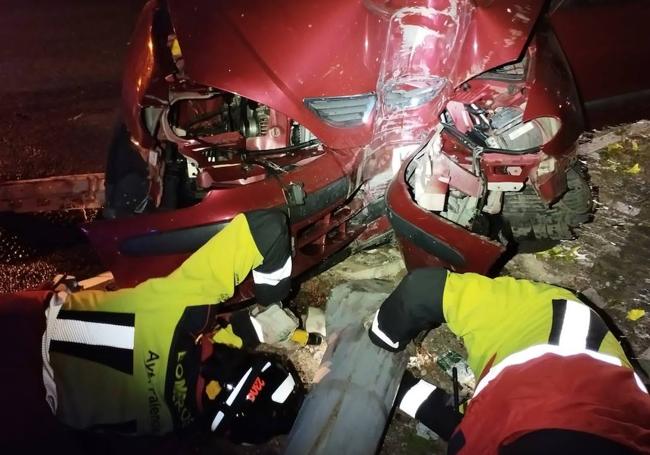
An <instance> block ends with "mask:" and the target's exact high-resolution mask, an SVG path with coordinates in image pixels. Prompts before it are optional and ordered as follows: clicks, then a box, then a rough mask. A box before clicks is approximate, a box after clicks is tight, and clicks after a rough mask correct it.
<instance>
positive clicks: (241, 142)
mask: <svg viewBox="0 0 650 455" xmlns="http://www.w3.org/2000/svg"><path fill="white" fill-rule="evenodd" d="M648 17H650V4H649V3H648V2H646V1H643V0H625V1H621V0H564V1H562V0H555V1H543V0H473V1H470V0H363V1H362V0H356V1H353V0H331V1H328V2H320V1H306V0H301V1H283V2H268V1H261V0H256V1H254V0H246V1H238V2H229V1H221V0H191V1H188V0H183V1H181V0H166V1H165V0H151V1H149V2H148V3H147V4H146V6H145V7H144V10H143V11H142V13H141V15H140V18H139V20H138V23H137V26H136V29H135V32H134V34H133V37H132V39H131V42H130V45H129V54H128V59H127V63H126V67H125V72H124V81H123V100H122V101H123V105H122V112H123V124H121V125H120V126H119V128H118V129H117V131H116V135H115V138H114V141H113V144H112V146H111V150H110V156H109V162H108V167H107V173H106V184H107V190H106V191H107V192H106V201H107V208H106V211H105V215H106V217H107V218H110V219H106V220H103V221H99V222H96V223H93V224H90V225H88V226H86V231H87V233H88V235H89V237H90V238H91V240H92V241H93V243H94V246H95V247H96V249H97V251H98V252H99V254H100V256H101V257H102V259H103V261H104V263H105V265H106V266H107V267H108V268H109V269H110V270H112V271H113V273H114V276H115V278H116V281H117V283H118V284H119V285H122V286H128V285H134V284H136V283H138V282H140V281H142V280H144V279H146V278H149V277H152V276H160V275H163V274H166V273H168V272H170V271H171V270H173V269H174V268H175V267H176V266H177V265H178V264H179V263H180V262H181V261H182V260H183V259H184V258H185V257H187V255H188V254H189V253H191V252H192V251H194V250H195V249H197V248H198V247H199V246H200V245H202V244H203V243H204V242H205V241H206V240H207V239H208V238H210V236H212V235H213V234H214V233H215V232H217V231H218V230H219V229H220V228H221V227H222V226H223V225H224V224H225V223H226V222H227V221H228V220H229V219H231V218H232V217H233V216H234V215H235V214H236V213H238V212H241V211H246V210H252V209H258V208H269V207H284V208H286V210H287V211H288V213H289V216H290V220H291V223H292V231H293V233H294V234H295V239H296V243H295V256H296V257H295V261H294V263H295V269H294V274H295V275H298V274H302V273H304V272H305V271H308V270H313V269H314V268H315V267H319V266H322V264H327V262H328V260H331V261H334V260H336V259H337V258H338V257H340V256H341V255H343V254H345V253H348V252H350V251H353V250H354V249H358V248H362V247H365V246H369V245H372V244H375V243H377V242H381V241H383V240H385V239H386V238H387V236H388V235H390V233H391V229H390V228H391V226H392V229H393V230H394V232H395V234H396V236H397V238H398V240H399V242H400V245H401V248H402V252H403V254H404V256H405V259H406V262H407V265H408V266H409V267H417V266H422V265H432V264H442V265H444V266H446V267H449V268H451V269H453V270H457V271H477V272H482V273H486V272H489V271H490V269H491V268H492V267H493V266H494V264H495V263H496V262H497V260H498V259H499V258H500V257H501V255H502V254H503V253H504V252H505V251H506V249H507V248H508V247H509V246H512V245H515V244H517V243H519V242H522V241H531V240H533V241H545V240H558V239H564V238H571V237H572V235H573V232H572V229H573V228H574V227H576V226H577V225H579V224H580V223H583V222H585V221H588V220H589V218H590V216H591V212H592V195H591V190H590V187H589V185H588V183H587V181H586V179H585V174H584V170H583V169H582V168H581V167H580V166H578V164H577V162H576V144H577V139H578V136H579V135H580V134H581V133H582V132H583V131H584V130H585V128H594V127H600V126H603V125H605V124H608V123H609V124H611V123H617V122H622V121H628V120H633V119H636V118H640V117H643V116H647V115H648V114H649V112H648V111H649V110H650V90H649V87H648V85H649V84H648V79H647V76H646V74H647V71H648V69H650V53H648V52H645V51H644V50H643V49H642V48H643V42H644V39H643V38H644V36H643V33H644V32H643V30H644V24H641V22H642V21H643V20H644V18H648ZM636 22H639V23H638V24H636ZM250 296H251V294H250V290H247V289H246V288H244V289H243V291H242V295H241V296H240V297H243V298H246V297H250Z"/></svg>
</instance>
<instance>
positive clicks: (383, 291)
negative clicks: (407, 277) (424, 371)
mask: <svg viewBox="0 0 650 455" xmlns="http://www.w3.org/2000/svg"><path fill="white" fill-rule="evenodd" d="M393 287H394V286H393V285H392V284H390V283H388V282H385V281H379V280H362V281H352V282H349V283H345V284H342V285H340V286H337V287H336V288H334V290H333V291H332V294H331V296H330V298H329V300H328V302H327V310H326V317H327V343H328V347H327V351H326V352H325V356H324V357H323V361H322V363H321V366H320V368H319V370H318V372H317V373H316V377H315V378H314V385H313V387H312V390H311V392H310V393H309V395H308V396H307V399H306V400H305V403H304V404H303V406H302V408H301V409H300V413H299V414H298V417H297V419H296V422H295V424H294V426H293V429H292V430H291V433H290V434H289V438H288V444H287V449H286V452H285V453H286V454H287V455H305V454H323V455H325V454H328V455H329V454H335V455H343V454H354V455H365V454H373V453H375V452H376V451H377V448H378V445H379V442H380V440H381V437H382V434H383V432H384V429H385V427H386V424H387V420H388V417H389V414H390V410H391V408H392V405H393V400H394V398H395V395H396V393H397V388H398V386H399V383H400V380H401V378H402V375H403V373H404V369H405V368H406V362H407V357H406V354H405V353H399V354H393V353H390V352H387V351H385V350H383V349H381V348H378V347H377V346H375V345H374V344H372V342H371V341H370V339H369V338H368V335H367V327H368V325H369V323H370V317H371V316H372V314H374V312H375V311H376V310H377V308H379V305H380V304H381V303H382V302H383V301H384V299H385V298H386V297H387V296H388V294H389V293H390V291H391V290H392V288H393ZM364 322H365V324H364Z"/></svg>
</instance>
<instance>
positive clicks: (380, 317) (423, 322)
mask: <svg viewBox="0 0 650 455" xmlns="http://www.w3.org/2000/svg"><path fill="white" fill-rule="evenodd" d="M447 275H448V272H447V271H446V270H445V269H442V268H427V269H418V270H414V271H413V272H411V273H409V274H408V275H406V276H405V277H404V278H403V279H402V281H401V282H400V283H399V285H398V286H397V288H395V290H394V291H393V292H392V293H391V294H390V295H389V296H388V298H387V299H386V300H385V301H384V303H382V305H381V307H380V308H379V310H378V311H377V313H375V316H374V319H373V321H372V325H371V327H370V329H369V330H368V333H369V335H370V339H371V340H372V341H373V342H374V343H375V344H377V345H378V346H381V347H382V348H384V349H387V350H389V351H401V350H402V349H404V348H405V347H406V345H407V344H408V343H409V342H410V341H411V340H412V339H413V338H415V337H416V336H417V335H418V334H419V333H420V332H422V331H423V330H429V329H433V328H435V327H438V326H439V325H440V324H442V323H443V322H445V318H444V313H443V294H444V290H445V284H446V281H447Z"/></svg>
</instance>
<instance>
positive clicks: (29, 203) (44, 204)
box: [0, 173, 104, 213]
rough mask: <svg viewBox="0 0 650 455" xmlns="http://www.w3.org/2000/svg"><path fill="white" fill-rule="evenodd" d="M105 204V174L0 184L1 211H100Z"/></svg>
mask: <svg viewBox="0 0 650 455" xmlns="http://www.w3.org/2000/svg"><path fill="white" fill-rule="evenodd" d="M103 205H104V174H103V173H97V174H79V175H64V176H58V177H48V178H44V179H34V180H16V181H10V182H1V183H0V212H17V213H21V212H22V213H26V212H48V211H54V210H74V209H97V208H100V207H102V206H103Z"/></svg>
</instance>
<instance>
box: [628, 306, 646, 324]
mask: <svg viewBox="0 0 650 455" xmlns="http://www.w3.org/2000/svg"><path fill="white" fill-rule="evenodd" d="M644 315H645V310H642V309H641V308H634V309H632V310H630V311H628V312H627V318H628V319H629V320H630V321H636V320H638V319H640V318H642V317H643V316H644Z"/></svg>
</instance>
